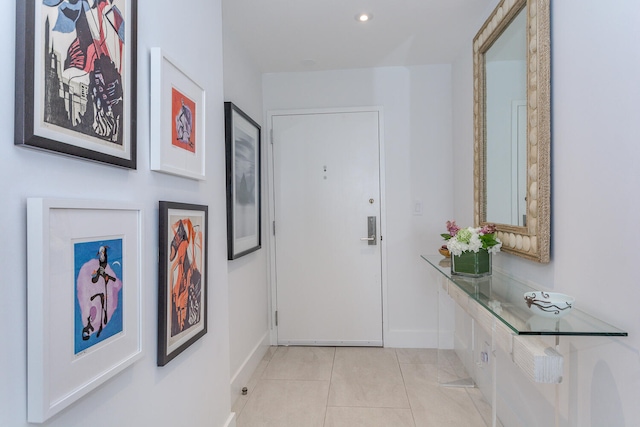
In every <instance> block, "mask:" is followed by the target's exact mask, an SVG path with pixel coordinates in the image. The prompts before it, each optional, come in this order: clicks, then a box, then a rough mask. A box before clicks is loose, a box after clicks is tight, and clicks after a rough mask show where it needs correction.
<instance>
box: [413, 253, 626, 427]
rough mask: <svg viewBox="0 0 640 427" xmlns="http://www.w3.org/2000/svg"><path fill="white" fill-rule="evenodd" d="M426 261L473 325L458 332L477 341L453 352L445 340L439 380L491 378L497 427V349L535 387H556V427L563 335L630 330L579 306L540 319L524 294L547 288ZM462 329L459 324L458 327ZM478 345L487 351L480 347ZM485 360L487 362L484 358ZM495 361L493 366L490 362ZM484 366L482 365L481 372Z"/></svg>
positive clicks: (459, 382) (457, 382)
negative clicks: (458, 271)
mask: <svg viewBox="0 0 640 427" xmlns="http://www.w3.org/2000/svg"><path fill="white" fill-rule="evenodd" d="M421 257H422V259H424V260H425V261H427V263H428V264H429V265H430V266H431V267H433V268H434V269H435V270H436V271H437V272H438V273H440V274H441V276H440V277H441V280H440V285H439V292H440V293H444V294H446V295H448V296H449V297H451V299H453V300H454V301H455V303H456V304H457V306H459V307H461V308H462V310H464V312H465V313H466V315H467V316H466V318H467V319H469V321H468V323H469V324H470V325H466V326H465V325H463V327H464V329H465V330H466V331H458V332H461V333H462V332H466V333H467V334H468V335H471V337H466V338H465V339H466V340H467V343H466V344H463V345H462V346H461V347H458V344H454V346H453V349H451V347H449V344H443V343H441V342H440V341H439V343H438V368H439V369H438V370H439V373H438V376H439V381H440V383H441V385H443V386H454V387H474V386H476V385H477V384H476V381H475V380H474V379H473V378H471V377H469V375H470V374H471V376H472V377H474V376H476V375H477V374H478V373H480V375H482V374H485V377H486V378H484V379H483V378H479V379H480V381H481V382H482V383H483V384H482V385H480V386H479V388H481V389H482V388H483V387H484V391H483V395H485V398H486V399H487V401H488V403H489V404H490V406H491V415H490V417H491V419H490V421H489V425H492V426H494V427H497V426H501V425H502V424H501V423H500V420H499V418H498V416H497V404H496V403H495V402H496V401H497V395H496V393H497V392H496V389H497V386H496V383H497V368H496V365H497V362H496V350H497V349H501V350H503V351H504V352H505V354H506V355H507V357H509V358H510V359H511V361H512V362H513V364H515V365H517V366H518V367H519V368H520V370H521V371H522V372H523V373H524V375H525V377H527V378H529V380H531V381H533V382H534V383H541V384H555V385H556V391H555V394H556V405H555V407H556V411H555V412H556V413H555V418H556V419H555V424H556V426H558V425H560V423H559V413H558V406H559V405H558V399H559V397H558V396H559V393H558V389H557V386H558V385H559V384H560V383H561V382H562V377H563V361H564V358H563V356H562V355H561V354H560V353H559V351H558V350H559V348H560V346H559V340H560V337H562V336H591V337H596V336H600V337H625V336H627V332H625V331H622V330H620V329H618V328H616V327H615V326H612V325H610V324H608V323H606V322H604V321H602V320H600V319H597V318H595V317H593V316H591V315H589V314H588V313H585V312H584V311H582V310H580V309H578V308H575V307H574V308H572V309H571V311H570V312H568V313H567V314H566V315H565V316H564V317H562V318H560V319H554V318H547V317H542V316H539V315H536V314H535V312H534V311H532V310H531V309H530V308H529V307H528V306H527V303H526V301H525V299H524V295H525V293H528V292H535V291H541V290H543V289H535V288H532V287H531V286H528V285H527V284H525V283H523V282H521V281H518V280H517V279H515V278H513V277H510V276H508V275H506V274H502V273H501V272H499V271H496V269H494V270H493V274H492V275H490V276H485V277H479V278H470V277H465V276H458V275H452V274H451V260H450V259H449V258H443V257H442V256H441V255H422V256H421ZM439 310H440V308H439ZM438 317H439V326H438V329H439V331H438V336H439V337H440V338H439V340H440V339H442V337H443V336H446V334H447V332H446V331H442V330H441V328H442V324H441V320H440V314H438ZM454 323H455V322H454ZM458 326H459V325H456V326H454V328H457V327H458ZM478 331H484V332H481V334H482V336H485V337H486V336H489V337H490V338H488V339H487V341H488V342H485V343H484V344H482V341H484V340H485V338H483V339H479V338H477V337H476V335H478ZM450 332H451V331H449V333H450ZM454 335H456V332H454ZM478 336H479V335H478ZM545 337H547V338H545ZM548 337H555V346H554V345H553V344H550V342H549V341H550V339H549V338H548ZM461 341H464V340H460V339H456V337H454V339H453V340H452V341H450V342H456V343H457V342H461ZM551 341H553V338H551ZM478 346H482V347H483V348H477V347H478ZM479 355H480V356H479ZM490 356H491V357H490ZM484 358H486V360H482V359H484ZM489 358H490V359H491V363H489V362H488V360H489ZM453 359H455V360H457V361H458V365H457V368H455V367H454V368H453V369H451V365H452V364H451V360H453ZM483 363H484V365H483ZM478 366H481V368H480V369H479V370H478V368H477V367H478ZM487 367H490V369H489V372H487V371H486V369H485V368H487ZM482 369H485V371H482ZM452 371H458V372H462V374H460V373H457V374H454V375H451V372H452ZM546 387H548V386H546Z"/></svg>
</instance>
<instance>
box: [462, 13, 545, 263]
mask: <svg viewBox="0 0 640 427" xmlns="http://www.w3.org/2000/svg"><path fill="white" fill-rule="evenodd" d="M550 22H551V21H550V6H549V1H548V0H502V1H500V3H498V5H497V6H496V8H495V9H494V11H493V12H492V13H491V15H490V16H489V18H488V19H487V20H486V22H485V23H484V24H483V26H482V27H481V28H480V30H479V31H478V34H477V35H476V37H475V38H474V39H473V103H474V109H473V113H474V114H473V118H474V119H473V135H474V141H473V142H474V150H473V157H474V169H473V178H474V200H473V201H474V221H475V225H476V226H482V225H485V224H489V223H491V224H495V226H496V230H497V235H498V238H499V239H500V240H501V241H502V249H501V251H503V252H508V253H511V254H514V255H517V256H520V257H523V258H527V259H530V260H533V261H537V262H542V263H546V262H549V260H550V255H549V251H550V246H551V245H550V230H551V207H550V205H551V173H550V172H551V159H550V157H551V71H550V70H551V26H550Z"/></svg>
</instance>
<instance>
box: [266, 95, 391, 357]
mask: <svg viewBox="0 0 640 427" xmlns="http://www.w3.org/2000/svg"><path fill="white" fill-rule="evenodd" d="M365 112H376V113H378V139H379V144H378V159H379V168H380V170H379V179H380V238H381V239H382V240H380V241H379V244H380V256H381V260H380V261H381V271H380V280H381V290H380V291H381V296H380V297H381V298H382V346H383V347H384V341H385V336H386V334H387V329H388V327H387V325H388V324H389V322H388V314H387V313H388V310H387V239H386V236H387V220H386V218H387V215H386V197H385V156H384V153H385V150H384V115H383V111H382V106H371V107H342V108H341V107H336V108H316V109H292V110H269V111H267V120H266V124H267V126H266V127H267V129H268V132H267V135H265V136H266V138H265V140H266V142H267V150H265V151H266V153H267V167H266V168H265V169H266V172H267V191H268V194H267V197H266V199H267V200H266V201H267V220H268V222H267V225H268V226H267V227H266V228H265V229H266V230H267V233H266V241H267V247H268V248H269V251H268V265H267V274H268V284H269V285H268V286H269V289H268V305H269V306H268V311H269V342H270V344H271V345H277V343H278V328H277V326H276V307H277V306H278V301H277V295H278V294H277V278H276V255H275V254H276V247H275V236H274V232H273V224H274V221H275V191H274V163H273V162H274V155H273V117H274V116H291V115H315V114H341V113H365Z"/></svg>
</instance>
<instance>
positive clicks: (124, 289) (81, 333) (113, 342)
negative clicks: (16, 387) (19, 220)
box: [27, 199, 142, 423]
mask: <svg viewBox="0 0 640 427" xmlns="http://www.w3.org/2000/svg"><path fill="white" fill-rule="evenodd" d="M141 220H142V215H141V209H140V208H139V207H137V206H135V205H129V204H123V203H119V202H110V201H95V202H94V201H79V200H58V199H28V200H27V254H28V265H27V270H28V274H27V276H28V283H27V301H28V308H27V317H28V320H27V332H28V337H27V344H28V351H27V355H28V356H27V359H28V360H27V369H28V387H27V394H28V405H27V407H28V411H27V412H28V414H27V417H28V421H29V422H31V423H42V422H44V421H45V420H47V419H48V418H50V417H51V416H53V415H54V414H56V413H58V412H59V411H61V410H62V409H64V408H66V407H67V406H69V405H71V404H72V403H73V402H75V401H77V400H78V399H80V398H81V397H82V396H84V395H85V394H87V393H89V392H90V391H91V390H93V389H95V388H96V387H98V386H99V385H100V384H102V383H104V382H105V381H107V380H108V379H109V378H111V377H113V376H114V375H116V374H117V373H119V372H121V371H122V370H123V369H125V368H126V367H128V366H130V365H131V364H132V363H134V362H135V361H136V360H138V359H139V358H140V357H141V356H142V323H141V311H142V310H141V302H142V299H141V265H142V250H141V248H142V235H141V230H142V227H141Z"/></svg>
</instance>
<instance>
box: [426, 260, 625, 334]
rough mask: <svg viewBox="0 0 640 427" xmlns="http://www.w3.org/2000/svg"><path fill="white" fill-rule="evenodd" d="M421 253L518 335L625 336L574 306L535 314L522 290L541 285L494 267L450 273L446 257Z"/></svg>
mask: <svg viewBox="0 0 640 427" xmlns="http://www.w3.org/2000/svg"><path fill="white" fill-rule="evenodd" d="M421 257H422V259H424V260H425V261H427V262H428V263H429V264H430V265H431V266H433V267H434V268H435V269H436V270H438V271H439V272H440V273H442V274H443V275H444V276H445V277H446V278H447V279H449V281H450V282H451V283H453V284H455V285H456V286H457V287H458V288H460V289H462V290H463V291H464V292H465V293H466V294H467V295H468V296H469V298H472V299H473V300H475V301H477V302H478V303H479V304H480V305H481V306H482V307H483V308H485V309H486V310H488V311H489V312H490V313H491V314H493V315H494V316H495V317H496V318H497V319H499V320H500V321H501V322H503V323H504V324H505V325H507V326H508V327H509V328H510V329H511V330H512V331H513V332H514V333H516V334H518V335H571V336H579V335H584V336H623V337H626V336H627V333H626V332H624V331H622V330H620V329H618V328H616V327H615V326H612V325H610V324H608V323H606V322H604V321H602V320H600V319H597V318H595V317H593V316H591V315H589V314H587V313H585V312H584V311H581V310H579V309H577V308H575V307H573V308H571V310H570V311H569V312H568V313H567V314H566V315H564V316H563V317H561V318H549V317H543V316H542V315H540V314H536V312H538V313H540V311H539V307H538V306H536V305H535V304H531V307H530V306H529V305H528V304H527V300H526V299H525V294H527V295H528V296H531V295H532V294H531V293H532V292H539V291H542V289H534V288H532V287H530V286H528V285H526V284H525V283H522V282H520V281H518V280H516V279H514V278H512V277H509V276H507V275H505V274H502V273H500V272H498V271H496V270H495V269H494V270H493V274H491V275H490V276H485V277H479V278H471V277H465V276H457V275H452V274H451V260H450V259H449V258H443V257H442V256H441V255H421ZM543 314H544V313H543Z"/></svg>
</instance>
